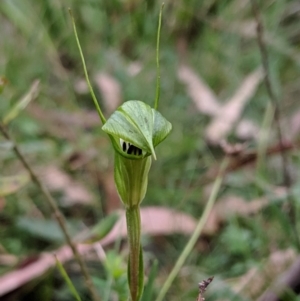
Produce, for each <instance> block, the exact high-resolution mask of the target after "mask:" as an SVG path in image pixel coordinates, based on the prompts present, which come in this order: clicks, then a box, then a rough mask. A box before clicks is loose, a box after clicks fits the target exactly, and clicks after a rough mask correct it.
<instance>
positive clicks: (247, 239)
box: [0, 0, 300, 301]
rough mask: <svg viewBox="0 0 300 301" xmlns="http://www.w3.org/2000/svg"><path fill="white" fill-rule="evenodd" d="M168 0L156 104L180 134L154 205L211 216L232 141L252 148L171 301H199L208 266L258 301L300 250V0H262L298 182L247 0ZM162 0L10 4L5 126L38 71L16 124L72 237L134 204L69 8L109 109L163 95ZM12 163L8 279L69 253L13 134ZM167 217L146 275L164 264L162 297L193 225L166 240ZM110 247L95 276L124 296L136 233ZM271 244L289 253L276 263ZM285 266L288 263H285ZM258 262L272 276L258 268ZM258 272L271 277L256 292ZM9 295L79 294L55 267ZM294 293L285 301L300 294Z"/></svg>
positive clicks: (4, 208)
mask: <svg viewBox="0 0 300 301" xmlns="http://www.w3.org/2000/svg"><path fill="white" fill-rule="evenodd" d="M164 2H165V8H164V12H163V26H162V32H161V50H160V65H161V101H160V106H159V110H160V111H161V113H162V114H163V115H164V116H165V117H166V118H167V119H168V120H169V121H171V122H172V124H173V131H172V133H171V135H170V136H169V137H168V138H167V140H166V142H165V143H163V144H162V145H161V146H159V147H158V149H157V157H158V160H157V161H156V162H154V163H153V165H152V168H151V171H150V178H149V188H148V192H147V196H146V198H145V200H144V201H143V204H142V206H154V205H155V206H163V207H167V208H169V209H172V210H176V211H179V212H182V213H184V214H186V215H187V216H188V217H193V218H195V219H198V218H200V217H201V214H202V212H203V208H204V206H205V204H206V201H207V199H208V196H209V192H210V190H211V184H212V183H213V181H214V179H215V177H216V170H217V166H219V164H220V162H221V161H222V158H223V157H224V156H225V153H226V150H225V151H224V148H222V147H221V145H224V143H223V144H222V143H221V142H222V141H224V140H226V141H227V142H228V143H232V144H236V143H242V144H238V145H235V147H238V148H239V151H238V152H237V153H236V156H235V157H232V158H231V163H232V165H230V166H231V167H232V166H235V167H232V168H231V170H228V172H227V173H226V176H225V180H224V183H223V186H222V189H221V192H220V195H219V197H218V200H217V204H216V206H215V211H214V214H215V215H214V216H213V217H214V218H215V221H210V226H211V228H210V229H209V228H207V229H206V231H204V235H203V236H201V237H200V238H199V241H198V243H197V245H196V247H195V248H194V251H193V252H192V254H191V255H190V256H189V259H188V261H187V262H186V264H185V266H184V268H183V269H182V270H181V272H180V274H179V275H178V277H177V278H176V281H175V282H174V283H173V285H172V287H171V290H170V291H169V293H168V295H167V297H166V300H172V301H177V300H195V299H196V298H197V295H198V282H200V281H201V280H202V279H204V278H207V277H209V276H211V275H215V280H214V282H213V284H212V286H211V287H210V289H209V290H208V292H207V296H206V298H207V300H255V299H256V298H258V297H259V296H260V295H261V294H262V293H263V291H264V289H265V288H267V286H268V285H269V284H270V283H271V282H272V281H273V280H275V278H276V276H277V275H280V273H282V272H283V271H284V270H285V269H286V268H287V267H288V265H289V264H291V262H293V261H294V260H295V258H296V257H297V253H298V251H299V250H298V248H297V239H295V235H294V232H295V230H296V231H300V229H299V225H298V223H297V222H296V223H293V221H292V220H291V218H290V215H289V210H291V208H290V207H289V205H288V204H289V203H288V199H287V194H289V195H290V199H291V200H292V201H293V202H294V205H295V206H294V209H293V210H294V213H295V214H296V216H297V214H298V213H297V212H298V211H299V210H298V209H299V202H298V199H299V197H298V195H299V187H300V182H299V177H298V174H299V163H300V160H299V153H298V150H297V145H298V143H297V142H298V140H299V135H298V129H299V127H300V121H298V120H300V115H299V104H298V103H299V102H298V100H299V92H300V86H299V68H300V55H299V49H300V34H299V33H300V18H299V16H300V5H299V3H298V1H287V0H286V1H273V0H266V1H258V2H259V5H260V9H261V14H262V16H263V21H264V26H265V43H266V46H267V48H268V54H269V64H270V78H271V81H272V84H273V87H274V90H275V92H276V95H277V97H278V99H280V115H281V125H282V129H283V130H282V131H283V137H284V141H285V142H286V144H285V146H286V147H285V151H286V154H287V156H288V163H287V166H286V167H287V169H288V171H289V173H290V176H291V181H292V185H291V187H288V189H285V187H283V186H284V178H283V169H282V164H281V156H280V151H279V146H278V139H277V135H276V124H274V123H273V122H272V118H273V113H274V112H273V108H272V106H268V104H269V103H270V99H269V97H268V94H267V92H266V89H265V86H264V84H263V76H262V71H261V69H259V68H260V67H261V56H260V52H259V48H258V45H257V41H256V30H255V28H256V23H255V19H254V17H253V14H252V10H251V3H250V1H248V0H228V1H225V0H224V1H217V0H203V1H201V0H197V1H195V0H178V1H169V0H165V1H164ZM160 6H161V2H160V1H150V0H144V1H138V0H111V1H109V0H98V1H96V0H81V1H79V0H74V1H71V0H66V1H59V0H51V1H49V0H48V1H47V0H46V1H29V0H22V1H20V0H19V1H17V0H2V1H1V2H0V75H1V76H3V78H5V79H6V80H7V84H6V86H5V88H4V90H3V92H2V94H0V118H1V120H5V118H7V115H8V113H9V112H10V111H11V110H12V108H14V106H15V105H16V104H17V103H19V101H20V99H22V97H23V96H24V95H25V94H26V93H27V92H28V90H29V89H30V86H31V85H32V83H33V82H34V81H35V80H39V81H40V87H39V93H38V96H37V97H36V99H34V100H32V101H31V102H30V104H28V105H27V106H26V108H24V109H22V110H19V111H18V112H17V116H15V118H14V119H13V120H11V121H10V122H9V130H10V133H11V134H12V136H13V137H14V138H15V140H16V141H17V142H18V145H19V147H20V149H21V150H22V151H23V153H24V154H25V155H26V158H27V159H28V160H29V161H30V163H31V165H32V166H33V168H34V169H35V170H36V171H37V172H38V174H39V175H40V176H41V178H42V180H43V181H44V183H45V185H46V186H47V187H48V188H49V189H50V190H51V192H52V194H53V196H54V197H55V199H56V201H57V203H58V205H59V207H60V209H61V211H62V212H63V213H64V214H65V216H66V218H67V221H68V226H69V228H70V231H71V233H72V235H73V236H74V237H76V235H78V233H81V232H82V231H85V230H86V229H88V228H89V227H92V226H93V225H94V224H96V223H97V222H98V221H99V220H102V219H103V218H104V217H105V216H107V215H108V214H110V213H112V212H114V211H115V210H118V209H120V208H121V207H122V206H121V204H120V203H119V200H118V197H117V195H116V192H115V189H114V184H113V176H112V173H113V171H112V169H113V151H112V149H111V145H110V143H109V140H108V139H107V137H106V135H105V134H104V133H103V132H102V131H101V123H100V120H98V116H97V114H96V111H95V109H94V106H93V103H92V100H91V97H90V95H89V92H88V89H87V86H86V83H85V80H84V76H83V68H82V64H81V61H80V57H79V53H78V49H77V46H76V41H75V38H74V34H73V30H72V25H71V19H70V16H69V13H68V8H69V7H70V8H71V9H72V11H73V15H74V17H75V20H76V24H77V28H78V34H79V39H80V41H81V44H82V48H83V52H84V54H85V59H86V63H87V68H88V71H89V74H90V77H91V79H92V82H93V86H94V89H95V91H96V94H97V98H98V99H99V102H100V105H101V107H102V108H103V109H104V111H105V115H106V116H107V117H108V116H109V115H110V114H111V113H112V111H113V110H114V109H115V108H116V107H118V106H119V105H120V104H121V103H122V102H123V101H126V100H142V101H144V102H146V103H148V104H149V105H152V104H153V102H154V97H155V83H156V63H155V58H156V57H155V55H156V53H155V47H156V33H157V22H158V13H159V9H160ZM230 103H231V104H232V105H231V106H230V105H228V104H230ZM216 120H217V121H219V123H218V122H217V121H216ZM214 121H215V123H214ZM215 124H217V125H215ZM228 124H229V129H228V130H227V131H226V132H224V133H223V130H224V128H225V126H227V125H228ZM291 143H292V144H293V147H291ZM272 150H273V152H272ZM227 152H228V150H227ZM251 156H252V157H251ZM245 158H246V159H247V158H248V161H247V160H246V159H245ZM249 158H250V159H249ZM246 163H248V164H246ZM234 164H236V165H234ZM0 167H1V169H0V170H1V172H0V274H1V275H2V276H3V275H5V274H7V273H9V272H11V271H14V270H17V269H20V268H21V267H22V266H23V265H26V264H28V262H29V263H30V261H31V260H33V261H34V260H35V258H37V257H38V256H39V254H41V253H42V252H48V251H51V250H55V249H57V248H59V246H61V245H62V244H63V243H64V240H63V237H62V235H61V233H60V230H59V229H58V227H57V226H56V222H55V221H54V219H53V218H52V214H51V211H50V209H49V208H48V205H47V204H46V202H45V200H44V198H43V196H42V195H41V194H40V192H39V190H38V189H37V188H36V187H35V186H34V185H33V184H32V183H30V182H29V181H28V178H27V176H26V172H25V171H24V169H23V167H22V165H21V164H20V162H19V161H18V160H17V159H16V157H15V156H14V154H13V152H12V149H11V145H10V144H9V143H8V142H7V141H5V139H4V138H3V137H0ZM9 176H10V177H11V176H14V178H8V177H9ZM295 210H296V211H295ZM157 222H158V223H160V222H161V224H162V228H161V232H160V233H159V235H156V236H152V235H147V233H145V237H144V242H143V243H144V246H145V251H146V259H145V261H146V271H147V273H148V272H149V268H150V267H151V265H152V262H153V260H154V259H155V258H156V259H157V260H158V263H159V265H158V272H157V274H156V276H155V282H154V287H153V296H154V297H153V298H154V299H155V296H156V295H157V293H158V292H159V289H160V288H161V286H162V283H163V282H164V280H165V279H166V277H167V275H168V273H169V271H170V270H171V268H172V266H174V264H175V262H176V259H177V258H178V256H179V255H180V253H181V252H182V250H183V248H184V245H185V243H186V242H187V240H188V238H189V235H191V234H192V233H190V234H188V235H186V234H178V233H175V230H174V233H171V235H170V233H168V235H166V233H165V232H166V231H165V230H164V226H163V221H157ZM171 232H172V231H171ZM298 237H299V236H298ZM105 252H106V256H107V259H106V262H105V263H101V262H100V260H99V259H98V258H97V256H91V258H89V259H87V262H88V266H89V268H90V273H91V275H92V277H93V280H94V281H95V284H96V285H97V288H98V289H99V293H100V294H101V296H102V299H103V300H126V297H127V293H128V292H127V285H126V243H125V241H124V243H123V242H122V243H121V241H120V239H116V241H115V243H113V244H111V245H110V247H108V248H105ZM274 254H277V255H278V254H279V255H278V256H279V257H280V258H281V259H282V261H283V262H284V263H282V262H281V263H278V261H276V263H274V262H273V264H272V258H273V257H272V256H273V255H274ZM268 264H269V265H268ZM274 265H276V266H277V265H278V267H279V268H278V270H276V271H274V270H272V268H273V266H274ZM266 266H267V268H265V267H266ZM280 267H281V268H280ZM261 268H262V269H263V268H265V270H268V272H269V274H267V275H265V274H263V275H261ZM66 270H67V272H68V274H69V275H70V277H71V279H72V280H73V281H74V284H75V285H76V287H77V289H78V290H79V292H80V294H81V295H82V298H83V300H90V299H89V296H88V293H87V291H86V289H85V288H84V283H83V280H82V277H81V275H80V272H79V270H78V268H77V266H76V264H75V263H73V262H72V261H71V262H69V263H68V264H67V265H66ZM251 271H252V272H253V271H255V273H256V274H255V273H254V274H253V275H256V276H252V277H251V275H252V274H251ZM257 275H260V276H261V278H259V279H260V280H259V281H255V279H257V278H255V277H258V276H257ZM0 277H1V276H0ZM247 277H248V278H247ZM256 282H259V283H260V284H262V285H259V288H257V283H256ZM0 287H1V282H0ZM0 298H1V300H2V298H3V300H45V301H47V300H53V301H56V300H59V301H67V300H73V297H72V295H71V293H70V291H69V290H68V288H67V286H66V285H65V284H64V281H63V280H62V278H61V276H60V274H59V273H58V271H57V270H55V269H54V270H53V271H51V272H49V273H47V274H46V275H44V276H43V277H40V278H39V279H35V280H34V281H32V282H30V283H29V284H27V285H25V286H24V287H22V288H20V289H18V290H17V291H15V293H14V294H10V295H6V296H1V297H0ZM293 298H295V299H288V300H298V299H296V297H293Z"/></svg>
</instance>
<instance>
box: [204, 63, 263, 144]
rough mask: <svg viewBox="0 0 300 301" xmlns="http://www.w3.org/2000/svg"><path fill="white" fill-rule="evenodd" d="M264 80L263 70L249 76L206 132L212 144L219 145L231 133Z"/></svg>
mask: <svg viewBox="0 0 300 301" xmlns="http://www.w3.org/2000/svg"><path fill="white" fill-rule="evenodd" d="M262 78H263V72H262V69H261V68H259V69H257V70H255V71H254V72H252V73H251V74H249V75H248V76H247V77H246V78H245V79H244V81H243V82H242V84H241V86H240V87H239V88H238V89H237V91H236V93H235V94H234V96H233V97H232V98H231V99H230V100H229V101H228V102H227V103H226V104H225V105H224V106H223V107H222V109H221V110H219V112H218V114H217V116H216V117H215V118H214V119H213V120H212V121H211V123H210V124H209V125H208V127H207V128H206V131H205V132H206V133H205V135H206V137H207V139H208V140H209V141H210V142H211V143H213V144H219V143H220V141H221V140H222V139H223V138H225V137H226V136H227V135H228V134H229V133H230V131H231V130H232V129H233V127H234V125H235V124H236V122H237V121H238V119H239V118H240V116H241V114H242V111H243V109H244V107H245V105H246V103H247V102H248V101H249V100H250V99H251V97H252V96H253V94H254V93H255V91H256V89H257V87H258V84H259V83H260V82H261V80H262Z"/></svg>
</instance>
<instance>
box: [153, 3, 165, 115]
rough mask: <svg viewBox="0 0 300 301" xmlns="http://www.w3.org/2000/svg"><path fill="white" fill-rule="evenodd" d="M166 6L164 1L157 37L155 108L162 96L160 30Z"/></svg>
mask: <svg viewBox="0 0 300 301" xmlns="http://www.w3.org/2000/svg"><path fill="white" fill-rule="evenodd" d="M163 8H164V3H163V4H162V6H161V8H160V12H159V19H158V28H157V37H156V95H155V103H154V109H155V110H157V109H158V102H159V98H160V67H159V43H160V32H161V19H162V10H163Z"/></svg>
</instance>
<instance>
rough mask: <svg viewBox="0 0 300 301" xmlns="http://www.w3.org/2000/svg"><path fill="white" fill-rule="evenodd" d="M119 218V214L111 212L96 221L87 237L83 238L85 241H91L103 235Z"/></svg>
mask: <svg viewBox="0 0 300 301" xmlns="http://www.w3.org/2000/svg"><path fill="white" fill-rule="evenodd" d="M118 219H119V214H116V213H113V214H110V215H109V216H107V217H105V218H104V219H102V220H101V221H100V222H99V223H97V224H96V225H95V226H94V227H93V228H92V229H91V231H90V233H89V234H88V238H86V239H84V242H85V243H93V242H95V241H98V240H100V239H102V238H103V237H105V236H106V235H107V234H108V233H109V232H110V230H111V229H112V228H113V226H114V225H115V224H116V222H117V221H118Z"/></svg>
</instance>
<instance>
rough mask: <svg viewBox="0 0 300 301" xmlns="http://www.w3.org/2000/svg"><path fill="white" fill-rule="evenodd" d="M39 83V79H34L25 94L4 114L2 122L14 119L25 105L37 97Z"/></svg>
mask: <svg viewBox="0 0 300 301" xmlns="http://www.w3.org/2000/svg"><path fill="white" fill-rule="evenodd" d="M39 84H40V81H39V80H35V81H34V82H33V84H32V85H31V87H30V89H29V91H28V92H27V93H26V95H24V96H23V97H22V98H21V99H20V100H19V101H18V102H17V103H16V104H15V105H14V106H13V107H12V109H11V110H10V111H9V112H8V113H7V114H6V115H5V116H4V118H3V123H4V124H5V125H7V124H8V123H9V122H10V121H12V120H13V119H15V118H16V117H17V116H18V115H19V114H20V113H21V112H22V111H23V110H24V109H25V108H26V107H27V105H28V104H29V103H30V102H31V101H32V100H33V99H35V98H36V97H37V95H38V93H39Z"/></svg>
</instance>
